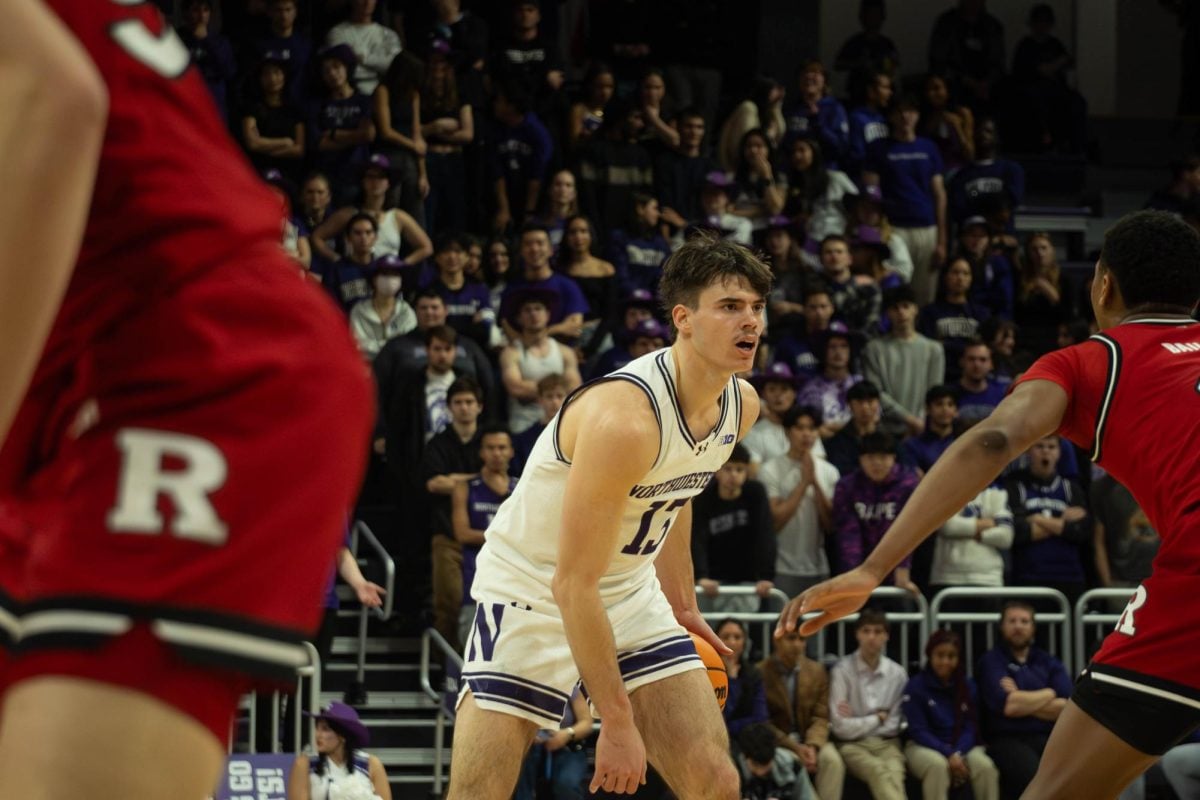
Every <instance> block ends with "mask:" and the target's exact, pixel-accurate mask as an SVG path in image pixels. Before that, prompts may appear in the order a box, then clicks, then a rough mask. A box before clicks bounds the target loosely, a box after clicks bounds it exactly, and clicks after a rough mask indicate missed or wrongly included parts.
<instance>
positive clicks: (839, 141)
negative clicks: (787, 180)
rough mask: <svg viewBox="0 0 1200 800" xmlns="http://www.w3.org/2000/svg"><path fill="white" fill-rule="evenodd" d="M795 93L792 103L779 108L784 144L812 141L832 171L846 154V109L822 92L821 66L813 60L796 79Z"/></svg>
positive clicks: (847, 142) (824, 78)
mask: <svg viewBox="0 0 1200 800" xmlns="http://www.w3.org/2000/svg"><path fill="white" fill-rule="evenodd" d="M797 89H798V94H797V97H796V99H795V100H793V101H792V102H790V103H787V104H785V105H784V108H783V120H784V124H785V125H786V126H787V134H786V136H785V141H788V142H790V141H791V140H792V139H795V138H796V137H799V136H806V137H808V138H810V139H816V140H817V141H819V142H820V143H821V152H822V153H823V154H824V156H825V163H826V165H827V166H829V167H830V168H835V167H837V166H838V164H839V163H841V162H842V161H843V160H845V158H846V154H847V152H848V150H849V144H850V124H849V122H848V121H847V119H846V109H845V108H843V107H842V104H841V103H839V102H838V101H837V99H836V98H834V97H832V96H830V95H828V94H826V92H825V90H826V74H825V65H824V64H822V63H821V62H820V61H818V60H816V59H813V60H810V61H807V62H805V63H804V64H803V66H801V68H800V72H799V74H798V75H797Z"/></svg>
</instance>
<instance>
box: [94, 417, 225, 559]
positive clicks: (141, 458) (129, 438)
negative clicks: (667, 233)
mask: <svg viewBox="0 0 1200 800" xmlns="http://www.w3.org/2000/svg"><path fill="white" fill-rule="evenodd" d="M116 443H117V447H118V448H120V450H121V457H122V458H121V477H120V481H119V484H118V486H117V504H116V506H114V507H113V509H112V510H111V511H109V512H108V527H109V529H110V530H111V531H112V532H113V533H144V534H157V533H162V532H163V531H164V530H167V529H169V531H170V533H172V534H173V535H175V536H178V537H180V538H182V539H194V540H196V541H198V542H204V543H206V544H213V545H220V544H224V543H225V540H226V537H227V536H228V534H229V529H228V526H226V525H225V523H224V522H223V521H221V518H220V517H219V516H217V510H216V509H215V508H213V504H212V503H211V502H210V501H209V499H208V497H209V495H210V494H212V493H213V492H215V491H216V490H217V489H220V488H221V487H222V486H223V485H224V484H225V477H226V475H227V473H228V471H229V469H228V465H227V463H226V461H225V456H224V454H222V453H221V451H220V449H218V448H217V447H216V446H215V445H214V444H212V443H211V442H209V441H206V440H204V439H200V438H198V437H196V436H187V435H184V434H181V433H166V432H164V431H153V430H147V429H145V428H125V429H123V430H121V431H120V432H119V433H117V436H116ZM165 458H172V459H176V460H178V461H180V462H182V463H183V465H184V466H183V467H182V468H180V469H172V470H170V471H164V470H163V461H164V459H165ZM160 495H166V496H167V497H169V498H170V500H171V503H172V505H173V506H174V508H175V516H174V518H173V519H172V520H171V522H170V525H169V526H168V525H167V524H166V523H165V522H164V520H163V515H162V514H161V513H160V512H159V510H158V498H159V496H160Z"/></svg>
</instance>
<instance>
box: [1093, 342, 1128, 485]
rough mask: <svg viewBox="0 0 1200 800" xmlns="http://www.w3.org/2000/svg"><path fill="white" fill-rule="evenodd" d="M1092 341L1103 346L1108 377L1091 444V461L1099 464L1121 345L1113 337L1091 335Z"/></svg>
mask: <svg viewBox="0 0 1200 800" xmlns="http://www.w3.org/2000/svg"><path fill="white" fill-rule="evenodd" d="M1091 338H1092V339H1094V340H1095V341H1097V342H1100V343H1101V344H1102V345H1104V349H1105V351H1106V352H1107V353H1108V376H1107V378H1105V381H1104V394H1103V395H1101V397H1100V408H1099V409H1098V410H1097V411H1096V434H1095V439H1094V442H1093V444H1092V461H1094V462H1099V461H1100V458H1101V457H1102V456H1103V449H1102V448H1103V444H1104V428H1105V426H1106V425H1107V423H1108V412H1109V409H1110V408H1111V407H1112V400H1113V395H1114V394H1116V391H1117V379H1118V378H1119V377H1120V375H1121V345H1120V344H1119V343H1118V342H1117V340H1116V339H1114V338H1113V337H1111V336H1109V335H1107V334H1104V333H1097V334H1093V335H1092V337H1091Z"/></svg>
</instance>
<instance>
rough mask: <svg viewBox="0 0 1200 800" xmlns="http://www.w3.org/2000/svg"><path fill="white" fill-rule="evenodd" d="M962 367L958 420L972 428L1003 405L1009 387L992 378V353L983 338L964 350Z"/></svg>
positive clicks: (959, 380) (971, 343) (959, 381)
mask: <svg viewBox="0 0 1200 800" xmlns="http://www.w3.org/2000/svg"><path fill="white" fill-rule="evenodd" d="M959 366H960V367H961V368H962V377H960V378H959V379H958V419H959V422H960V423H962V425H963V426H968V427H969V426H971V425H974V424H975V423H976V422H978V421H979V420H981V419H983V418H984V417H986V416H987V415H988V414H991V413H992V409H994V408H995V407H996V406H998V405H1000V401H1001V400H1003V399H1004V395H1005V392H1006V391H1007V389H1008V385H1007V384H1004V383H1001V382H1000V381H998V380H995V379H994V378H992V377H990V375H991V372H992V351H991V350H990V349H989V348H988V346H987V343H986V342H984V341H983V340H982V339H972V340H971V341H970V342H968V343H967V344H966V346H964V347H963V351H962V357H961V358H960V359H959Z"/></svg>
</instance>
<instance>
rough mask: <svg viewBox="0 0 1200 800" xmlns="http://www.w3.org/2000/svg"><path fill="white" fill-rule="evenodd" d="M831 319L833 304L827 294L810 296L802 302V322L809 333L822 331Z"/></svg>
mask: <svg viewBox="0 0 1200 800" xmlns="http://www.w3.org/2000/svg"><path fill="white" fill-rule="evenodd" d="M831 319H833V303H832V302H831V301H830V299H829V295H827V294H811V295H809V296H808V299H807V300H805V301H804V321H805V322H806V323H808V329H809V330H810V331H823V330H825V329H826V328H828V327H829V320H831Z"/></svg>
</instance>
